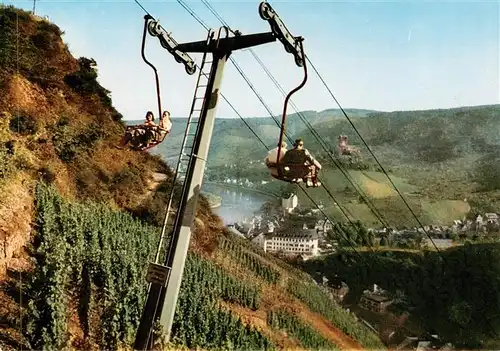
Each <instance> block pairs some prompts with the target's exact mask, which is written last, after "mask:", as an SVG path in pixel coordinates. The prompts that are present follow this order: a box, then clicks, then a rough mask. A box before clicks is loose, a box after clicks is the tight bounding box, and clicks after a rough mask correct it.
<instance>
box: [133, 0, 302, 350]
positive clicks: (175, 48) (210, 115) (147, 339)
mask: <svg viewBox="0 0 500 351" xmlns="http://www.w3.org/2000/svg"><path fill="white" fill-rule="evenodd" d="M259 14H260V16H261V18H262V19H264V20H266V21H268V22H269V24H270V26H271V29H272V31H271V32H265V33H256V34H249V35H236V36H230V32H231V31H230V29H229V28H228V27H226V26H223V27H220V28H219V29H218V30H217V31H214V30H210V31H209V32H208V37H207V39H206V40H203V41H197V42H189V43H184V44H177V42H176V41H175V40H174V39H173V38H172V37H171V35H170V34H169V33H167V32H166V31H165V30H164V29H163V28H162V27H161V26H160V25H159V23H158V21H155V20H154V19H153V18H152V17H151V16H150V15H146V16H144V20H145V26H147V30H148V33H149V34H150V35H152V36H154V37H157V38H158V39H159V41H160V44H161V46H162V47H163V48H165V49H167V50H168V51H169V53H170V54H172V55H173V56H174V58H175V60H176V61H177V62H179V63H183V64H184V66H185V70H186V72H187V73H188V74H189V75H192V74H194V73H196V64H195V63H194V61H193V60H192V59H191V57H190V56H189V55H188V54H187V53H203V60H202V63H201V65H200V71H199V74H198V81H197V84H196V88H195V93H194V97H193V102H192V105H191V111H190V115H189V118H188V123H187V126H186V131H185V134H184V140H183V142H182V149H181V154H180V156H179V160H178V162H177V167H176V172H175V177H174V178H175V179H174V181H175V182H176V183H174V184H173V187H172V188H174V187H175V186H176V185H177V186H182V191H181V198H180V201H179V204H178V206H177V209H176V210H173V197H174V193H175V191H174V190H173V189H172V191H171V193H170V199H169V205H168V209H167V214H166V220H165V224H164V227H163V230H162V236H161V239H160V243H159V245H158V252H157V255H156V259H155V262H154V263H153V262H152V263H150V265H149V267H148V276H147V280H148V282H149V283H150V285H149V291H148V297H147V301H146V304H145V306H144V310H143V314H142V317H141V321H140V324H139V327H138V330H137V334H136V339H135V344H134V349H136V350H146V349H148V348H151V347H152V345H153V325H154V323H155V321H159V323H160V324H161V326H162V329H163V332H165V334H166V335H165V336H166V338H167V341H168V340H169V339H170V333H171V328H172V323H173V320H174V315H175V308H176V305H177V297H178V294H179V290H180V286H181V283H182V275H183V271H184V265H185V261H186V256H187V252H188V248H189V242H190V239H191V231H192V225H193V221H194V219H195V214H196V207H197V202H198V196H199V193H200V191H201V186H202V183H203V175H204V170H205V164H206V159H207V156H208V150H209V146H210V141H211V138H212V132H213V128H214V123H215V112H216V108H217V102H218V99H219V91H220V86H221V82H222V77H223V72H224V67H225V64H226V62H227V60H228V59H229V56H230V55H231V53H232V52H233V51H235V50H240V49H245V48H250V47H253V46H257V45H262V44H266V43H270V42H274V41H276V39H278V40H280V41H281V42H282V43H283V45H284V46H285V50H286V51H287V52H289V53H291V54H293V55H294V58H295V63H296V64H297V65H298V66H299V67H302V65H303V63H304V60H305V57H302V51H301V50H300V46H301V42H302V41H303V38H301V37H294V36H292V35H291V33H290V32H289V31H288V29H287V28H286V27H285V25H284V24H283V22H282V21H281V19H280V18H279V16H278V15H277V14H276V12H275V11H274V10H273V9H272V7H271V6H270V5H269V4H268V3H267V2H265V1H264V2H262V3H261V4H260V5H259ZM208 54H211V60H210V61H207V56H208ZM206 65H208V69H206V70H205V67H206ZM200 92H203V93H202V94H203V95H200ZM174 213H175V218H174V221H173V226H172V231H171V237H170V242H169V245H168V248H167V249H166V250H165V249H164V239H165V235H164V232H165V229H166V224H167V219H168V216H169V215H170V214H174Z"/></svg>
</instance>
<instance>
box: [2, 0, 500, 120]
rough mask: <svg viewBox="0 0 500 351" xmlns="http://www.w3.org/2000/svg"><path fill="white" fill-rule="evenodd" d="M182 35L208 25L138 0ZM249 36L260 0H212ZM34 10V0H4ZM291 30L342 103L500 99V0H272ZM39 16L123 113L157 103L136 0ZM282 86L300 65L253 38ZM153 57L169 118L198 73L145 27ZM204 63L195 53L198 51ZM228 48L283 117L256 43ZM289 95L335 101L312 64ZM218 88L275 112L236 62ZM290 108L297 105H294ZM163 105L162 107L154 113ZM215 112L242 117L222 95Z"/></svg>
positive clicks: (438, 104) (247, 108)
mask: <svg viewBox="0 0 500 351" xmlns="http://www.w3.org/2000/svg"><path fill="white" fill-rule="evenodd" d="M139 2H140V3H141V4H142V5H143V6H144V7H145V9H146V10H147V11H148V12H149V13H151V15H152V16H153V17H155V18H156V19H159V20H160V23H161V25H162V26H163V27H164V28H165V29H166V30H167V31H168V32H171V33H172V36H173V38H174V39H175V40H176V41H177V42H179V43H181V42H189V41H198V40H204V39H205V38H206V31H205V29H204V28H203V27H202V26H201V25H200V24H199V23H198V22H197V21H196V20H195V19H194V18H193V17H192V16H191V15H190V14H189V13H188V12H187V11H186V10H185V9H184V8H183V7H182V6H181V5H180V4H179V3H178V2H177V1H175V0H155V1H152V0H142V1H141V0H139ZM209 2H210V3H211V5H212V6H213V7H214V8H215V10H216V11H217V12H218V13H219V14H220V15H221V16H222V18H223V19H224V20H225V21H226V22H227V23H228V24H229V25H230V26H231V28H232V29H238V30H240V31H241V32H242V33H243V34H251V33H259V32H268V31H269V30H270V27H269V24H268V23H267V22H266V21H264V20H262V19H261V18H260V16H259V14H258V5H259V2H260V1H258V0H257V1H248V0H247V1H236V0H233V1H220V0H219V1H209ZM0 3H3V4H11V5H15V6H16V7H20V8H23V9H26V10H32V8H33V0H0ZM270 3H271V5H272V6H273V7H274V9H275V11H276V12H277V13H278V14H279V16H280V17H281V18H282V19H283V21H284V23H285V24H286V26H287V27H288V29H289V30H290V32H291V33H292V34H293V35H295V36H299V35H300V36H302V37H304V38H305V41H304V47H305V50H306V54H307V55H308V57H309V58H310V60H311V61H312V63H313V64H314V65H315V67H316V68H317V69H318V71H319V72H320V74H321V76H322V77H323V79H324V80H325V81H326V82H327V84H328V86H329V87H330V89H331V91H332V92H333V94H334V95H335V97H336V98H337V100H338V101H339V103H340V104H341V105H342V107H344V108H363V109H373V110H379V111H396V110H423V109H434V108H453V107H460V106H472V105H485V104H497V103H500V76H499V67H500V5H499V4H500V2H498V1H480V0H478V1H460V2H458V1H439V2H438V1H403V0H400V1H397V2H396V1H375V0H372V1H312V0H311V1H295V0H288V1H277V0H275V1H270ZM187 4H188V5H189V6H190V7H192V9H193V10H194V12H195V13H196V14H197V15H198V16H199V17H200V18H201V19H202V20H203V21H204V22H206V23H207V24H208V25H209V26H210V27H212V28H217V27H219V26H220V25H221V24H220V22H218V20H217V18H216V17H215V16H214V15H213V14H212V13H211V12H210V11H209V10H208V9H207V7H206V6H205V5H204V4H203V3H202V2H201V1H200V0H196V1H194V0H193V1H187ZM36 13H37V14H38V15H40V16H48V18H49V19H50V21H51V22H54V23H55V24H57V25H58V26H59V27H60V28H61V29H62V30H63V31H64V32H65V34H64V36H63V40H64V41H65V42H66V43H67V44H68V46H69V48H70V51H71V52H72V54H73V55H74V56H75V57H80V56H85V57H92V58H94V59H95V60H96V61H97V64H98V72H99V82H100V83H101V84H102V85H103V86H104V87H105V88H106V89H108V90H110V91H111V92H112V99H113V104H114V105H115V107H116V108H117V109H118V111H120V112H121V113H122V114H123V115H124V119H126V120H137V119H142V118H143V117H144V115H145V112H146V111H147V110H153V111H157V107H156V106H157V105H156V91H155V78H154V73H153V70H152V69H151V68H150V67H149V66H147V65H146V63H144V61H143V60H142V58H141V53H140V48H141V40H142V29H143V24H144V20H143V17H144V14H145V12H144V11H143V10H142V9H141V8H140V7H139V6H138V5H137V4H136V3H135V2H134V0H94V1H88V0H65V1H64V0H52V1H48V0H37V1H36ZM253 49H254V52H255V53H256V54H257V55H258V57H259V58H260V59H261V60H262V61H263V62H264V63H265V65H266V66H267V68H268V69H269V70H270V71H271V72H272V74H273V75H274V77H275V78H276V80H277V81H278V82H279V83H280V84H281V85H282V86H283V88H284V90H285V91H289V90H291V89H293V88H294V87H295V86H296V85H298V84H299V83H300V81H301V80H302V77H303V71H302V69H301V68H299V67H297V66H296V65H295V63H294V59H293V56H292V55H291V54H288V53H287V52H286V51H285V50H284V48H283V45H282V44H281V43H280V42H279V41H276V42H274V43H268V44H265V45H261V46H257V47H254V48H253ZM146 55H147V58H148V59H149V60H150V61H152V62H153V63H154V64H155V66H156V67H157V69H158V71H159V74H160V84H161V96H162V105H163V107H164V109H168V110H169V111H170V112H171V113H172V115H173V116H174V117H180V116H187V115H188V114H189V110H190V107H191V102H192V98H193V93H194V88H195V84H196V78H197V75H192V76H190V75H188V74H186V73H185V71H184V66H183V65H182V64H179V63H177V62H176V61H175V60H174V58H173V57H172V56H171V55H170V54H169V53H168V51H167V50H165V49H163V48H162V47H161V45H160V43H159V41H158V40H157V39H156V38H154V37H151V36H149V35H148V37H147V43H146ZM191 55H192V57H193V58H194V59H195V61H196V62H197V63H199V62H200V60H201V55H200V54H191ZM232 57H233V58H234V59H235V60H236V62H237V63H238V64H239V65H240V67H241V68H242V69H243V71H244V72H245V74H246V75H247V76H248V77H249V78H250V81H251V83H252V84H253V85H254V87H255V88H256V90H257V91H258V93H259V94H260V95H261V96H262V97H263V99H264V101H265V102H266V103H267V105H268V106H270V108H271V110H272V112H273V114H275V115H280V114H281V111H282V108H283V102H284V97H283V95H282V93H281V92H280V91H279V90H278V89H277V88H276V87H275V85H274V84H273V82H272V81H271V80H270V79H269V77H268V76H267V75H266V73H265V72H264V71H263V70H262V68H261V66H260V65H259V64H258V62H257V61H256V60H255V59H254V57H253V56H252V54H251V53H250V52H249V51H245V50H240V51H236V52H234V53H233V54H232ZM309 73H310V74H309V79H308V81H307V84H306V85H305V87H304V88H303V89H301V90H300V91H298V92H297V93H296V94H294V97H293V98H292V100H293V102H294V103H295V105H296V106H297V107H298V109H299V110H316V111H321V110H324V109H329V108H336V107H337V105H336V103H335V101H334V100H333V99H332V97H331V96H330V94H329V93H328V91H327V90H326V88H325V87H324V86H323V84H322V82H321V81H320V79H319V78H318V76H317V75H316V74H315V73H314V71H313V70H312V69H311V67H309ZM221 91H222V93H223V94H224V95H225V96H226V98H227V99H228V100H229V101H230V102H231V104H232V105H233V106H234V107H235V108H236V110H237V111H238V112H239V113H240V114H241V115H242V116H244V117H261V116H268V115H269V114H268V112H267V110H266V109H265V108H264V107H263V105H262V104H261V102H260V101H259V100H258V98H257V97H256V96H255V95H254V93H253V92H252V90H251V89H250V88H249V86H248V85H247V83H246V82H245V81H244V79H243V78H242V77H241V76H240V74H239V73H238V71H237V70H236V69H235V68H234V66H233V65H232V64H231V63H228V64H227V65H226V69H225V70H224V76H223V82H222V87H221ZM289 111H290V112H294V110H293V109H289ZM155 114H156V112H155ZM217 116H218V117H221V118H228V117H236V116H237V115H236V113H235V112H234V111H233V109H232V108H231V107H229V105H228V104H227V103H226V102H225V101H224V100H223V99H221V100H220V103H219V105H218V109H217Z"/></svg>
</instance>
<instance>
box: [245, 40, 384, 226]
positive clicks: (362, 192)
mask: <svg viewBox="0 0 500 351" xmlns="http://www.w3.org/2000/svg"><path fill="white" fill-rule="evenodd" d="M249 51H250V52H251V54H252V55H253V57H254V58H255V60H256V61H257V62H258V63H259V65H260V66H261V67H262V69H263V70H264V71H265V72H266V74H267V76H268V77H269V78H270V79H271V80H272V81H273V83H274V85H275V86H276V87H277V88H278V89H279V90H280V91H281V93H282V94H283V95H285V94H286V92H285V91H284V89H283V86H282V85H281V84H280V83H279V82H278V81H277V80H276V78H275V77H274V76H273V74H272V73H271V72H270V71H269V69H268V68H267V67H266V65H265V64H264V62H262V60H261V59H260V58H259V57H258V55H257V54H256V53H255V51H254V50H253V49H252V48H250V49H249ZM290 105H291V106H292V108H293V109H294V110H295V112H296V113H297V115H298V116H299V117H300V119H301V120H302V122H304V124H305V125H306V127H307V128H308V129H309V131H310V132H311V133H312V135H313V136H314V137H315V139H316V141H318V143H319V144H320V145H321V146H322V148H323V150H324V151H325V152H326V153H327V155H328V156H329V157H330V159H331V160H332V162H333V163H334V165H335V166H336V167H337V168H338V169H339V170H340V171H341V172H342V174H343V175H344V176H345V177H346V179H347V180H348V181H349V183H350V184H351V185H352V186H353V188H354V190H355V191H356V192H357V193H358V194H359V195H360V196H361V198H362V199H363V200H364V201H365V202H366V203H367V205H368V207H369V208H370V210H371V211H372V213H373V214H374V215H375V217H376V218H377V219H378V220H379V222H380V223H381V224H382V225H383V226H384V227H389V225H388V223H387V222H386V221H385V219H382V218H383V217H382V215H381V214H380V212H379V211H378V210H377V208H376V207H375V205H374V204H373V203H372V202H371V200H370V199H369V198H368V196H367V195H366V194H365V193H364V191H363V189H362V188H361V186H359V185H358V184H356V183H355V181H354V180H353V179H352V177H351V176H350V175H349V173H348V171H347V169H346V168H345V167H344V166H343V165H342V164H341V163H339V162H338V161H337V160H336V159H335V158H334V157H333V155H332V154H331V152H329V150H328V148H327V146H326V142H325V141H324V139H323V138H322V137H321V135H320V134H319V133H318V132H317V131H316V130H315V128H314V127H313V126H312V125H311V123H310V122H309V121H308V120H307V119H306V118H305V117H304V115H303V113H302V112H300V111H299V110H298V108H297V107H296V105H295V103H294V102H293V101H290ZM358 188H359V189H358Z"/></svg>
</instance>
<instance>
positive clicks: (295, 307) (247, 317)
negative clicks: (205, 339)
mask: <svg viewBox="0 0 500 351" xmlns="http://www.w3.org/2000/svg"><path fill="white" fill-rule="evenodd" d="M212 259H215V261H216V262H217V263H218V264H220V265H221V266H223V267H224V269H225V270H227V271H228V272H230V273H231V274H233V275H234V276H235V277H237V278H240V279H242V281H245V282H249V283H250V284H255V285H260V286H261V288H262V294H261V306H260V308H259V309H258V310H257V311H252V310H250V309H248V308H243V307H241V306H239V305H233V304H227V303H224V305H226V306H230V310H231V311H233V312H234V313H236V314H238V315H239V316H240V317H241V318H242V319H243V320H244V321H247V322H249V323H251V324H252V325H255V326H259V328H261V329H262V330H263V331H265V332H266V333H267V335H269V336H270V337H271V338H272V340H273V341H274V342H276V343H277V344H278V345H280V346H282V347H283V348H284V349H294V350H299V349H300V348H299V345H300V344H298V343H297V342H293V339H290V338H289V337H288V336H287V335H286V333H278V332H276V331H273V330H271V329H270V328H269V327H268V326H267V318H266V316H267V311H269V310H271V309H278V308H282V307H286V308H288V309H289V310H291V311H293V314H295V315H296V316H298V317H300V319H301V320H303V321H304V322H305V323H306V324H308V325H310V326H311V327H312V328H314V329H315V330H316V331H317V332H318V333H320V334H321V335H322V336H323V337H325V338H326V339H328V340H329V341H330V342H332V343H333V344H335V345H337V346H338V347H339V348H340V349H341V350H344V351H351V350H364V348H363V347H362V346H361V345H360V344H359V343H358V342H356V341H355V340H353V339H352V338H351V337H349V336H348V335H346V334H345V333H344V332H342V331H341V330H340V329H338V328H337V327H335V326H334V325H333V324H332V323H330V322H329V321H328V320H327V319H326V318H325V317H323V316H322V315H321V314H319V313H315V312H312V311H311V310H310V309H309V308H308V307H307V306H306V305H305V304H304V303H302V302H300V301H298V300H297V299H295V298H294V297H292V296H291V295H290V294H288V293H287V292H286V291H284V290H283V288H282V287H280V286H277V285H270V284H267V283H265V282H263V281H262V280H260V279H257V278H255V277H254V276H253V274H250V275H249V274H248V272H247V270H246V269H241V268H240V267H239V265H235V264H234V261H232V260H231V259H230V258H229V257H224V255H220V254H219V255H216V256H213V257H212ZM280 271H281V272H283V271H282V270H280ZM283 338H284V339H283ZM288 339H290V340H289V341H286V340H288Z"/></svg>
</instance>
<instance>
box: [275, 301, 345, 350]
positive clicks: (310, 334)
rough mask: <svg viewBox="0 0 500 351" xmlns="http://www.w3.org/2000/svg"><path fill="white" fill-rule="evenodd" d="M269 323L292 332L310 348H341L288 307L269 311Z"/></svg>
mask: <svg viewBox="0 0 500 351" xmlns="http://www.w3.org/2000/svg"><path fill="white" fill-rule="evenodd" d="M267 324H268V325H270V326H271V327H273V328H275V329H282V330H285V331H286V332H288V333H290V334H291V335H293V336H294V337H296V338H297V339H299V340H300V342H301V343H302V345H303V346H304V347H307V348H308V349H309V350H316V349H328V350H333V351H334V350H339V349H338V348H337V346H336V345H334V344H332V343H331V342H329V341H328V340H327V339H325V338H324V337H322V336H321V335H320V334H318V333H317V332H316V331H315V330H314V329H312V328H311V327H310V326H308V325H306V324H304V322H302V321H301V320H300V319H299V318H297V317H295V316H294V315H293V314H292V313H291V312H289V311H287V310H286V309H279V310H277V311H272V310H271V311H269V312H268V313H267Z"/></svg>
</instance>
